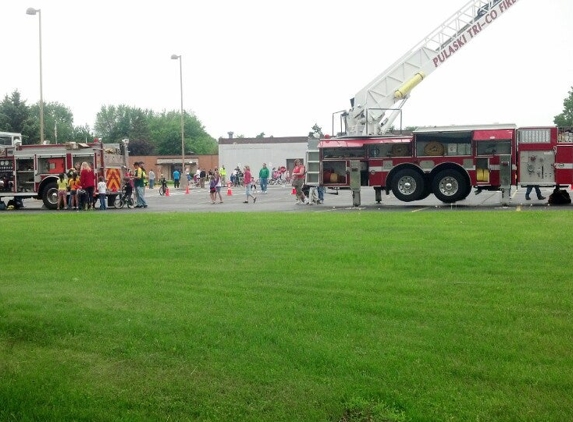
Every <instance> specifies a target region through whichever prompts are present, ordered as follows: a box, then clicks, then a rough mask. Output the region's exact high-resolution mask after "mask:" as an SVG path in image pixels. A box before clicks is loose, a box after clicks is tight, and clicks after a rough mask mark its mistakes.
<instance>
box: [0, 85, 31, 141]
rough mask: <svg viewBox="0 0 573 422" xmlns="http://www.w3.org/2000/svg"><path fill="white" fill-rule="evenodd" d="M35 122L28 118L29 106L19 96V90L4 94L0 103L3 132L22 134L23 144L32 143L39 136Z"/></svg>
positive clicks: (0, 123) (0, 125)
mask: <svg viewBox="0 0 573 422" xmlns="http://www.w3.org/2000/svg"><path fill="white" fill-rule="evenodd" d="M39 119H40V118H39V114H38V123H37V124H35V123H34V121H33V119H31V118H30V107H28V106H27V105H26V101H22V100H21V98H20V92H18V90H16V91H14V92H13V93H12V94H11V95H10V96H8V95H5V96H4V100H2V103H0V129H1V130H2V131H5V132H16V133H21V134H22V138H23V139H22V141H23V142H24V144H32V143H34V140H37V139H39V138H40V136H39V133H40V124H39Z"/></svg>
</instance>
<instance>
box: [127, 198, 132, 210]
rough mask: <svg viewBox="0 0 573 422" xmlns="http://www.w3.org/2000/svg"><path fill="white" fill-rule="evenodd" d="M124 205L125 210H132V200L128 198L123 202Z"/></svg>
mask: <svg viewBox="0 0 573 422" xmlns="http://www.w3.org/2000/svg"><path fill="white" fill-rule="evenodd" d="M125 205H127V208H133V198H131V197H129V198H127V199H126V200H125Z"/></svg>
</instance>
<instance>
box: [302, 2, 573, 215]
mask: <svg viewBox="0 0 573 422" xmlns="http://www.w3.org/2000/svg"><path fill="white" fill-rule="evenodd" d="M515 3H517V0H470V1H469V2H468V3H466V4H465V5H464V6H463V7H462V8H461V9H459V10H458V11H457V12H456V13H454V14H453V15H452V16H451V17H450V18H448V19H447V20H446V21H445V22H443V23H442V24H441V25H439V26H438V28H437V29H436V30H434V31H433V32H432V33H430V34H429V35H428V36H426V37H424V39H423V40H422V41H421V42H419V43H418V44H417V45H416V46H414V47H413V48H412V49H411V50H410V51H408V52H407V53H406V54H405V55H404V56H403V57H401V58H400V59H399V60H398V61H396V62H395V63H394V64H392V65H391V66H390V67H389V68H388V69H386V70H385V71H384V72H383V73H382V74H381V75H380V76H378V77H377V78H376V79H374V80H373V81H372V82H370V83H369V84H368V85H366V86H365V87H364V88H363V89H362V90H361V91H359V92H358V93H357V94H356V95H355V96H354V98H352V99H351V101H350V104H351V108H350V109H349V110H347V111H343V112H338V113H335V114H334V115H333V123H334V122H336V118H337V117H339V119H340V131H339V134H338V135H337V136H336V137H334V138H327V139H322V140H320V141H319V140H312V139H311V140H309V151H308V152H307V176H306V183H307V185H309V186H316V185H323V186H325V187H333V188H350V189H351V190H352V194H353V203H354V205H355V206H358V205H360V188H361V186H371V187H373V188H374V190H375V192H376V201H377V202H380V201H381V200H382V195H381V193H382V191H385V192H386V193H387V194H388V193H390V192H392V193H393V194H394V196H395V197H396V198H398V199H400V200H402V201H416V200H421V199H424V198H426V197H427V196H428V195H430V194H434V195H435V196H436V197H437V198H438V199H440V200H441V201H443V202H446V203H452V202H456V201H460V200H463V199H465V198H466V197H467V196H468V195H469V194H470V192H471V190H472V188H475V189H477V192H480V191H481V190H500V191H501V192H502V202H503V203H506V202H508V200H509V194H510V190H511V187H512V186H515V185H522V186H527V185H540V186H559V185H570V184H573V139H572V136H571V131H569V130H566V129H558V128H556V127H537V128H533V127H532V128H517V127H516V126H515V125H511V124H506V125H481V126H466V127H463V126H453V127H431V128H420V129H418V130H416V131H414V132H413V133H410V134H404V133H402V132H399V133H398V134H389V131H390V130H391V129H392V127H393V126H392V124H393V122H394V121H395V120H396V119H397V118H398V117H401V112H402V106H403V105H404V103H405V102H406V101H407V100H408V98H409V96H410V92H411V91H412V90H413V88H414V87H415V86H416V85H418V84H419V83H420V82H421V81H422V80H424V79H425V78H426V77H427V76H428V75H429V74H430V73H431V72H433V71H434V70H435V69H437V68H438V67H440V66H441V65H442V64H443V63H444V62H445V61H447V60H449V59H450V58H451V57H453V56H455V55H456V53H457V52H458V51H459V50H460V49H462V48H465V46H466V45H467V43H469V42H470V41H472V40H473V39H474V38H476V37H477V36H478V35H479V34H480V33H481V32H482V31H483V30H484V29H486V28H487V27H488V26H489V25H491V24H493V23H494V22H496V21H497V20H498V19H499V18H500V17H501V16H502V15H504V14H505V13H506V12H507V11H508V10H510V9H511V8H512V7H513V6H514V5H515ZM334 132H335V131H334V124H333V133H334Z"/></svg>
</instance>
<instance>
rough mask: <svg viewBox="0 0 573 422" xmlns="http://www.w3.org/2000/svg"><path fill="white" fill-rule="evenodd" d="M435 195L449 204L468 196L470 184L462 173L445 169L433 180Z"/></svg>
mask: <svg viewBox="0 0 573 422" xmlns="http://www.w3.org/2000/svg"><path fill="white" fill-rule="evenodd" d="M432 188H433V191H434V195H436V198H438V199H439V200H440V201H442V202H445V203H447V204H451V203H452V202H456V201H460V200H462V199H465V198H466V197H467V193H468V186H467V182H466V180H465V179H464V177H463V176H462V174H461V173H460V172H459V171H457V170H444V171H441V172H440V173H438V174H437V175H436V177H435V178H434V180H433V182H432Z"/></svg>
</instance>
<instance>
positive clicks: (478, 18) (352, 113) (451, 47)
mask: <svg viewBox="0 0 573 422" xmlns="http://www.w3.org/2000/svg"><path fill="white" fill-rule="evenodd" d="M516 2H517V0H489V1H488V0H471V1H469V2H468V3H466V4H465V5H464V6H463V7H462V8H461V9H460V10H458V11H457V12H456V13H454V14H453V15H452V16H450V17H449V18H448V19H446V21H445V22H444V23H442V24H441V25H440V26H438V27H437V28H436V29H435V30H434V31H432V32H431V33H430V34H429V35H428V36H426V37H424V39H422V41H420V42H419V43H418V44H416V45H415V46H414V47H413V48H412V49H410V50H409V51H408V52H407V53H406V54H405V55H404V56H402V57H400V59H398V60H397V61H396V62H395V63H394V64H392V65H391V66H390V67H388V68H387V69H386V70H385V71H384V73H382V74H381V75H380V76H378V77H377V78H376V79H374V80H373V81H372V82H370V83H369V84H368V85H366V86H365V87H364V88H363V89H362V90H360V91H359V92H358V93H357V94H356V95H355V96H354V98H352V99H351V100H350V104H351V108H350V110H348V111H345V112H342V113H341V117H342V120H343V124H344V130H343V133H344V134H345V135H348V136H372V135H382V134H384V133H386V132H388V130H389V129H390V128H391V127H392V124H393V123H394V121H395V119H396V118H397V117H398V116H399V115H400V114H401V110H402V107H403V105H404V104H405V103H406V101H407V100H408V99H409V98H410V93H411V91H412V89H414V88H415V87H416V86H417V85H418V84H419V83H420V82H422V81H423V80H424V79H426V78H427V77H428V76H429V75H430V74H431V73H432V72H433V71H434V70H436V69H437V68H438V67H440V66H441V65H442V64H444V62H446V61H447V60H448V59H449V58H450V57H452V56H453V55H455V53H456V52H458V51H459V50H460V49H462V48H463V47H465V45H466V44H467V43H468V42H470V41H472V40H473V39H474V38H475V37H476V36H478V35H479V34H481V32H482V31H483V30H484V29H486V28H487V27H488V26H489V25H491V24H492V23H493V22H494V21H496V20H497V19H498V18H499V17H500V16H501V15H503V14H504V13H505V12H507V11H508V10H509V9H510V8H511V7H512V6H513V5H514V4H515V3H516Z"/></svg>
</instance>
